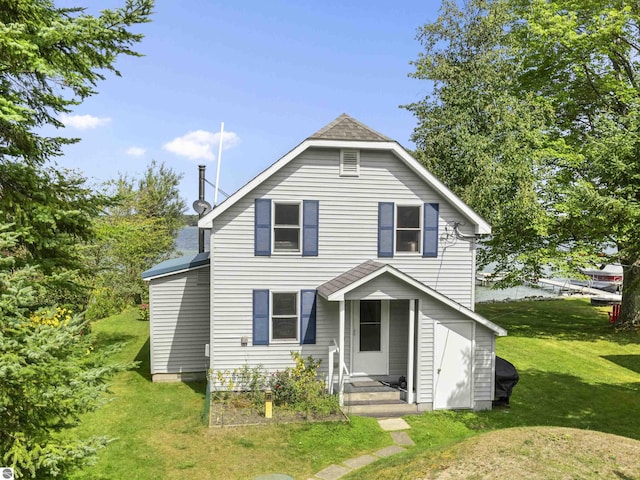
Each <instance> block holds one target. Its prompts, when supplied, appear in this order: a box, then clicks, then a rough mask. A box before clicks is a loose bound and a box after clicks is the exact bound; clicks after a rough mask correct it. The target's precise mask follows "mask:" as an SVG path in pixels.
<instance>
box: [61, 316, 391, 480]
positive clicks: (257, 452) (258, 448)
mask: <svg viewBox="0 0 640 480" xmlns="http://www.w3.org/2000/svg"><path fill="white" fill-rule="evenodd" d="M93 329H94V331H95V332H97V333H98V335H99V339H100V342H104V343H113V342H119V341H125V342H126V345H125V347H124V349H123V350H122V351H121V352H120V353H119V358H118V359H116V360H118V361H122V362H130V361H132V360H134V359H135V360H137V361H139V362H140V366H139V368H137V369H134V370H131V371H127V372H124V373H122V374H120V375H118V376H117V377H116V378H115V379H114V381H113V387H112V388H111V391H112V394H111V395H110V396H109V397H108V399H107V403H106V404H105V405H104V406H103V407H101V408H100V409H99V410H98V411H96V412H94V413H92V414H90V415H87V416H85V418H84V419H83V423H82V426H81V427H80V428H79V432H80V433H81V434H82V435H107V436H109V437H111V438H113V439H114V440H113V442H112V443H110V444H109V445H108V446H107V448H106V449H104V450H102V451H100V453H99V458H98V462H97V464H96V465H95V466H93V467H89V468H86V469H85V470H83V471H81V472H78V473H77V474H76V475H75V476H74V477H73V478H74V479H77V480H79V479H91V480H101V479H104V480H107V479H108V480H114V479H125V478H126V479H127V480H132V479H136V480H138V479H140V480H142V479H153V480H159V479H165V478H173V479H223V478H224V479H226V478H231V479H234V478H239V479H240V478H253V477H255V476H257V475H260V474H265V473H272V472H285V473H288V474H289V475H292V476H294V477H295V478H307V477H309V476H311V475H312V474H313V473H315V472H317V471H319V470H321V469H323V468H324V467H326V466H328V465H330V464H332V463H335V462H341V461H344V460H346V459H349V458H352V457H354V456H357V455H360V454H363V453H366V452H370V451H372V450H375V449H378V448H381V447H384V446H387V445H390V444H391V438H390V437H389V435H388V434H385V433H384V432H382V430H381V429H380V428H379V426H378V424H377V422H376V421H375V420H374V419H371V418H353V419H352V421H351V422H350V423H347V424H344V423H317V424H308V425H307V424H295V425H292V424H289V425H274V426H267V427H244V428H227V429H209V428H208V427H206V426H204V424H203V422H202V412H203V407H204V399H205V384H204V382H200V383H191V384H183V383H152V382H151V379H150V375H149V341H148V337H149V332H148V330H149V324H148V323H147V322H141V321H138V320H136V312H135V311H129V312H126V313H125V314H122V315H119V316H116V317H111V318H108V319H105V320H101V321H99V322H96V323H94V325H93Z"/></svg>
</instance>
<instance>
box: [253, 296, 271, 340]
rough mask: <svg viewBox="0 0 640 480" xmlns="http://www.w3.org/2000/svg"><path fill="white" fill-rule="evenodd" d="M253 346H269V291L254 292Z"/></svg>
mask: <svg viewBox="0 0 640 480" xmlns="http://www.w3.org/2000/svg"><path fill="white" fill-rule="evenodd" d="M253 344H254V345H269V290H254V291H253Z"/></svg>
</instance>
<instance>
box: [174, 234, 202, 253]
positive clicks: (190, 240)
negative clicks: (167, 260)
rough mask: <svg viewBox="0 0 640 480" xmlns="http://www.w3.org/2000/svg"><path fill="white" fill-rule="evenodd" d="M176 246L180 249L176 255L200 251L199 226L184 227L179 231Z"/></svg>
mask: <svg viewBox="0 0 640 480" xmlns="http://www.w3.org/2000/svg"><path fill="white" fill-rule="evenodd" d="M176 247H177V249H178V254H176V256H182V255H195V254H196V253H198V227H184V228H183V229H182V230H180V231H178V237H177V238H176Z"/></svg>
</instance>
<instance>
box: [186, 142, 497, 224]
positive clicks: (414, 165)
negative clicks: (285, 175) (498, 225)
mask: <svg viewBox="0 0 640 480" xmlns="http://www.w3.org/2000/svg"><path fill="white" fill-rule="evenodd" d="M311 147H324V148H345V147H346V148H359V149H362V150H390V151H392V152H393V153H394V154H395V155H396V156H398V157H399V158H400V159H401V160H403V161H404V162H405V164H407V166H408V167H409V168H411V170H413V172H414V173H416V174H417V175H418V176H419V177H421V178H422V179H423V180H424V181H425V182H426V183H427V184H429V185H430V186H431V187H432V188H433V189H434V190H436V191H437V192H438V193H439V194H440V195H442V196H443V197H444V198H446V199H448V200H449V201H450V202H451V204H452V205H453V206H454V208H455V209H456V210H458V211H459V212H460V213H461V214H462V215H463V216H464V217H466V218H467V219H468V220H469V221H470V222H471V223H473V225H474V233H475V234H476V235H489V234H490V233H491V226H490V225H489V224H488V223H487V222H486V221H485V220H483V219H482V217H480V216H479V215H478V214H477V213H475V212H474V211H473V210H472V209H471V207H469V206H468V205H467V204H465V203H464V202H463V201H462V200H461V199H460V197H458V196H457V195H456V194H454V193H453V192H452V191H451V190H450V189H449V188H447V187H446V186H445V185H444V184H443V183H442V182H441V181H440V180H438V179H437V178H436V177H435V176H433V175H432V174H431V173H430V172H429V171H428V170H427V169H426V168H425V167H424V166H423V165H422V164H421V163H420V162H418V161H417V160H416V159H415V158H413V157H412V156H411V155H410V154H409V152H407V151H406V150H405V149H404V148H403V147H402V146H401V145H400V144H399V143H398V142H396V141H389V142H386V141H385V142H383V141H364V140H323V139H307V140H305V141H303V142H302V143H300V144H299V145H298V146H297V147H295V148H294V149H293V150H291V151H290V152H289V153H287V154H286V155H285V156H283V157H282V158H280V160H278V161H277V162H275V163H273V164H272V165H271V166H269V167H268V168H267V169H265V170H264V171H262V172H261V173H260V174H258V175H257V176H256V177H254V178H253V179H252V180H250V181H249V182H248V183H246V184H245V185H244V186H243V187H241V188H240V189H238V190H237V191H236V192H235V193H233V194H232V195H231V196H230V197H229V198H227V199H226V200H225V201H224V202H222V203H221V204H220V205H217V206H215V207H214V208H213V210H211V211H210V212H209V213H207V214H206V215H205V216H203V217H202V218H201V219H200V220H198V227H199V228H211V223H212V222H213V220H214V219H215V218H216V217H218V216H219V215H221V214H222V213H224V212H225V211H226V210H228V209H229V208H230V207H231V206H232V205H234V204H235V203H236V202H237V201H238V200H240V199H241V198H242V197H244V196H245V195H246V194H248V193H249V192H250V191H251V190H253V189H254V188H256V187H257V186H258V185H260V184H261V183H262V182H263V181H265V180H266V179H267V178H269V177H270V176H271V175H273V174H275V173H276V172H277V171H278V170H280V169H281V168H282V167H284V166H285V165H287V164H288V163H289V162H291V161H292V160H293V159H294V158H296V157H297V156H298V155H300V154H301V153H302V152H304V151H305V150H307V149H309V148H311Z"/></svg>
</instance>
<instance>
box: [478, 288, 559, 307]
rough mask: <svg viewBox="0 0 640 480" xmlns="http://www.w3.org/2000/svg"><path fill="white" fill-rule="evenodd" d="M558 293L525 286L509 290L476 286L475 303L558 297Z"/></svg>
mask: <svg viewBox="0 0 640 480" xmlns="http://www.w3.org/2000/svg"><path fill="white" fill-rule="evenodd" d="M558 295H559V294H558V293H557V292H556V293H554V292H553V291H551V290H546V289H543V288H534V287H529V286H526V285H519V286H517V287H510V288H500V289H495V288H490V287H481V286H479V285H476V303H482V302H492V301H501V300H507V299H509V300H520V299H523V298H529V297H558Z"/></svg>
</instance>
